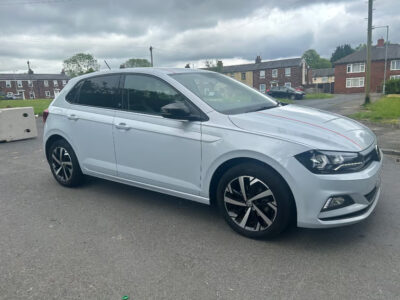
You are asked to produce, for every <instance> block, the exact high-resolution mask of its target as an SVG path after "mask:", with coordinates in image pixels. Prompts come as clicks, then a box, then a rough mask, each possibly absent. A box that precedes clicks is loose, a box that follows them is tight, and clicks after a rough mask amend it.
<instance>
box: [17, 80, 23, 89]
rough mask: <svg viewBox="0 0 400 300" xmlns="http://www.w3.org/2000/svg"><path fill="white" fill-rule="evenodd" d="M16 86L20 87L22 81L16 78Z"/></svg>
mask: <svg viewBox="0 0 400 300" xmlns="http://www.w3.org/2000/svg"><path fill="white" fill-rule="evenodd" d="M17 86H18V87H19V88H22V81H21V80H18V81H17Z"/></svg>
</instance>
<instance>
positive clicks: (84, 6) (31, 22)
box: [0, 0, 400, 73]
mask: <svg viewBox="0 0 400 300" xmlns="http://www.w3.org/2000/svg"><path fill="white" fill-rule="evenodd" d="M374 8H375V10H374V21H373V23H374V25H376V26H378V25H386V24H388V25H389V26H390V38H389V39H390V40H391V42H394V43H399V42H400V15H399V13H398V12H399V11H400V1H399V0H376V1H375V2H374ZM0 11H1V17H0V72H26V68H27V67H26V61H27V60H28V59H29V60H30V61H31V65H32V69H34V71H35V72H36V73H46V72H60V70H61V68H62V61H63V60H64V59H66V58H68V57H70V56H72V55H74V54H75V53H78V52H85V53H91V54H93V55H94V56H95V57H96V58H97V59H98V62H99V63H100V65H101V68H106V66H105V64H104V62H103V60H104V59H106V60H107V62H108V63H109V64H110V66H111V67H112V68H117V67H118V66H119V65H120V64H121V63H123V62H124V61H125V60H127V59H128V58H132V57H134V58H149V46H150V45H152V46H153V47H154V51H153V53H154V63H155V66H163V67H171V66H177V67H183V66H184V65H185V64H186V63H190V64H194V66H195V67H201V66H202V64H203V62H204V60H205V59H209V58H218V59H222V60H223V62H224V65H231V64H236V63H245V62H248V61H253V60H254V58H255V56H256V55H261V57H262V59H263V60H269V59H278V58H284V57H296V56H301V54H302V53H303V52H304V51H305V50H307V49H309V48H313V49H316V50H317V52H318V53H320V54H321V56H324V57H327V58H329V57H330V55H331V53H332V51H333V50H334V49H335V47H336V46H337V45H340V44H344V43H350V44H351V45H352V46H357V45H358V44H360V43H364V42H365V39H366V27H367V23H366V20H365V18H366V16H367V1H366V0H342V1H340V0H336V1H334V0H331V1H330V0H325V1H323V0H320V1H313V0H264V1H260V0H214V1H211V0H137V1H133V0H0ZM385 35H386V31H385V29H376V30H374V33H373V40H374V43H375V42H376V39H377V38H379V37H381V36H385Z"/></svg>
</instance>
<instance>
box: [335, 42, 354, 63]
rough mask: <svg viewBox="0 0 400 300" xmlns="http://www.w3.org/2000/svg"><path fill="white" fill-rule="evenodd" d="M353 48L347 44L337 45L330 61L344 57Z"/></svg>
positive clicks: (351, 51)
mask: <svg viewBox="0 0 400 300" xmlns="http://www.w3.org/2000/svg"><path fill="white" fill-rule="evenodd" d="M354 51H355V50H354V49H353V48H351V46H350V45H349V44H344V45H340V46H337V47H336V49H335V51H333V53H332V56H331V63H333V62H335V61H337V60H339V59H341V58H342V57H345V56H347V55H349V54H351V53H353V52H354Z"/></svg>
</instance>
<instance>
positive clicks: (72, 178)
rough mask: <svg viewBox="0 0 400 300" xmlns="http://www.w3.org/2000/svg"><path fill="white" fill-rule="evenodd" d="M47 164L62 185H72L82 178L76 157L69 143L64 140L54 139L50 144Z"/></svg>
mask: <svg viewBox="0 0 400 300" xmlns="http://www.w3.org/2000/svg"><path fill="white" fill-rule="evenodd" d="M48 155H49V158H48V160H49V164H50V169H51V172H52V173H53V176H54V178H55V179H56V180H57V181H58V183H60V184H61V185H63V186H66V187H73V186H77V185H79V184H80V183H81V182H82V180H83V174H82V171H81V168H80V167H79V163H78V159H77V158H76V155H75V152H74V150H73V149H72V147H71V145H70V144H68V142H67V141H65V140H56V141H55V142H53V144H52V145H51V146H50V150H49V154H48Z"/></svg>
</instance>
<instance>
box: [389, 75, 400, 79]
mask: <svg viewBox="0 0 400 300" xmlns="http://www.w3.org/2000/svg"><path fill="white" fill-rule="evenodd" d="M390 79H400V75H391V76H390Z"/></svg>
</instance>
